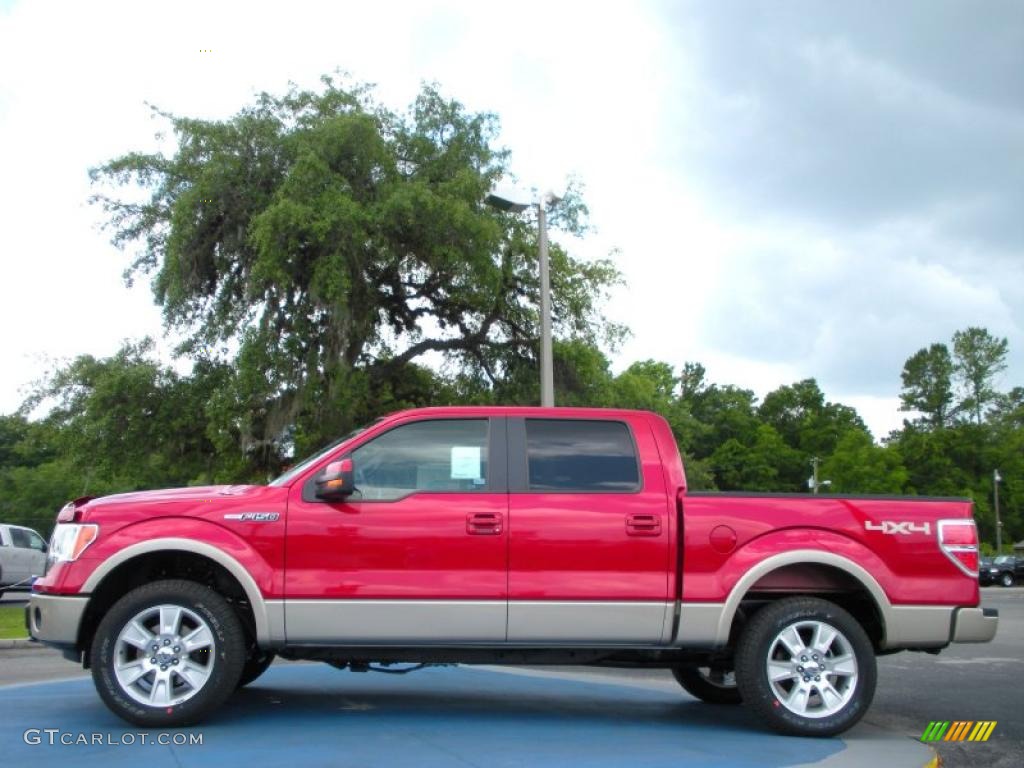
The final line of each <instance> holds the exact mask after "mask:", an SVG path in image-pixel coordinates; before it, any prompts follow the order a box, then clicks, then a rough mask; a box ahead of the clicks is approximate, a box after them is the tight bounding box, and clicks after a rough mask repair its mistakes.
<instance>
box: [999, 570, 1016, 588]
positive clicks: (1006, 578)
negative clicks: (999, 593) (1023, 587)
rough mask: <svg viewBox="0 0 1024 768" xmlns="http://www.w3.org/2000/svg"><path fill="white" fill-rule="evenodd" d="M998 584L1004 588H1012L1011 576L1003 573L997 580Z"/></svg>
mask: <svg viewBox="0 0 1024 768" xmlns="http://www.w3.org/2000/svg"><path fill="white" fill-rule="evenodd" d="M999 583H1000V584H1002V585H1003V586H1004V587H1012V586H1013V574H1012V573H1004V574H1003V575H1002V576H1001V577H1000V578H999Z"/></svg>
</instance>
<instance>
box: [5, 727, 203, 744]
mask: <svg viewBox="0 0 1024 768" xmlns="http://www.w3.org/2000/svg"><path fill="white" fill-rule="evenodd" d="M22 739H24V741H25V743H26V744H29V745H31V746H36V745H38V744H46V745H48V746H51V747H52V746H64V747H74V746H89V745H92V746H98V747H100V746H102V747H135V746H157V747H195V746H200V747H201V746H202V745H203V734H201V733H169V732H161V733H146V732H145V731H139V732H138V733H129V732H126V733H105V732H99V733H97V732H93V733H89V732H85V731H62V730H61V729H60V728H29V729H28V730H27V731H25V733H24V734H22Z"/></svg>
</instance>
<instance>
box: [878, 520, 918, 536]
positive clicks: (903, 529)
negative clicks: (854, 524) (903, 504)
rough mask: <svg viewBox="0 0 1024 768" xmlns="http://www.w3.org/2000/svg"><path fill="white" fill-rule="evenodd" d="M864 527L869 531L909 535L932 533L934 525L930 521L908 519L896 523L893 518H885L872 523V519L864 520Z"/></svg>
mask: <svg viewBox="0 0 1024 768" xmlns="http://www.w3.org/2000/svg"><path fill="white" fill-rule="evenodd" d="M864 528H865V530H868V531H881V532H882V533H894V534H895V533H902V534H903V535H904V536H909V535H910V534H912V533H926V534H927V533H931V532H932V527H931V525H930V524H928V523H913V522H910V521H909V520H906V521H904V522H902V523H895V522H893V521H892V520H883V521H882V522H880V523H872V522H871V521H870V520H865V521H864Z"/></svg>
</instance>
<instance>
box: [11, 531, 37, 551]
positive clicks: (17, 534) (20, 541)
mask: <svg viewBox="0 0 1024 768" xmlns="http://www.w3.org/2000/svg"><path fill="white" fill-rule="evenodd" d="M10 531H11V544H12V545H13V546H15V547H20V548H21V549H29V548H31V546H32V540H31V538H29V535H28V531H26V530H24V529H22V528H11V529H10Z"/></svg>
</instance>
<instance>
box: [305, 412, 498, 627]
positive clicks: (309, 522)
mask: <svg viewBox="0 0 1024 768" xmlns="http://www.w3.org/2000/svg"><path fill="white" fill-rule="evenodd" d="M505 439H506V438H505V420H504V419H503V418H470V419H414V420H410V421H407V422H402V423H400V424H398V425H397V426H392V427H390V428H388V429H387V430H386V431H384V432H371V433H369V434H368V435H367V437H366V438H365V439H364V440H363V441H361V442H360V443H359V444H358V445H356V446H355V447H354V448H353V449H352V450H351V451H349V452H347V454H346V455H347V456H351V458H352V461H353V465H354V472H355V486H356V492H355V493H354V494H353V495H352V496H351V497H349V498H348V499H347V500H346V501H344V502H324V501H319V500H317V499H316V498H315V497H314V496H313V495H312V493H311V486H312V478H310V479H308V480H306V481H304V482H302V483H296V484H295V485H294V486H293V487H292V490H291V493H290V498H289V504H288V534H287V535H288V539H287V550H286V555H285V557H286V572H285V597H286V600H285V625H286V630H285V631H286V635H287V639H288V642H289V643H321V644H339V643H347V644H389V643H400V644H409V643H414V642H423V643H430V642H445V643H459V642H465V643H479V642H503V641H504V640H505V631H506V619H507V615H506V608H507V596H508V585H507V564H508V561H507V536H508V532H507V524H506V523H507V515H508V495H507V481H506V444H505ZM300 486H301V487H300Z"/></svg>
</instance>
